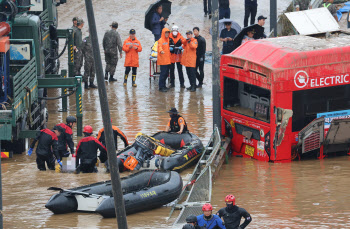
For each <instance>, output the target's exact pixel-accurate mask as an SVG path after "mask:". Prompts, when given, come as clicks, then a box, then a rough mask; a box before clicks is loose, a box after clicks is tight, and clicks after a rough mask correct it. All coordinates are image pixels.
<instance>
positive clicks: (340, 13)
mask: <svg viewBox="0 0 350 229" xmlns="http://www.w3.org/2000/svg"><path fill="white" fill-rule="evenodd" d="M349 11H350V2H346V3H345V5H344V7H343V8H340V9H339V10H338V11H337V16H338V21H340V19H341V18H342V16H343V13H348V12H349Z"/></svg>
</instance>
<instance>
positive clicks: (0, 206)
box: [0, 141, 4, 229]
mask: <svg viewBox="0 0 350 229" xmlns="http://www.w3.org/2000/svg"><path fill="white" fill-rule="evenodd" d="M0 154H1V141H0ZM1 175H2V172H1V155H0V229H3V227H4V225H3V221H4V219H3V217H2V177H1Z"/></svg>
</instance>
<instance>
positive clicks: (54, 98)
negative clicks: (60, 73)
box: [38, 88, 75, 100]
mask: <svg viewBox="0 0 350 229" xmlns="http://www.w3.org/2000/svg"><path fill="white" fill-rule="evenodd" d="M74 92H75V88H73V91H71V92H70V93H68V94H67V95H61V96H57V97H38V98H39V99H43V100H56V99H62V98H64V97H68V96H71V95H73V94H74Z"/></svg>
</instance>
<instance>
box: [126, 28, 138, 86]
mask: <svg viewBox="0 0 350 229" xmlns="http://www.w3.org/2000/svg"><path fill="white" fill-rule="evenodd" d="M129 34H130V36H129V38H128V39H126V40H125V41H124V44H123V51H124V52H125V64H124V67H125V76H124V86H126V84H127V82H128V76H129V73H130V71H131V68H132V86H133V87H137V84H136V83H135V81H136V74H137V68H138V67H139V52H141V51H142V46H141V43H140V41H139V40H137V39H136V36H135V34H136V31H135V30H134V29H131V30H130V33H129Z"/></svg>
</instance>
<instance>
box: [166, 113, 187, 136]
mask: <svg viewBox="0 0 350 229" xmlns="http://www.w3.org/2000/svg"><path fill="white" fill-rule="evenodd" d="M168 113H169V115H170V119H169V122H168V125H167V126H166V129H165V131H166V132H174V133H178V134H182V133H183V132H188V128H187V124H186V121H185V119H184V118H183V117H182V116H181V115H179V112H177V110H176V108H171V109H170V110H169V111H168Z"/></svg>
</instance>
